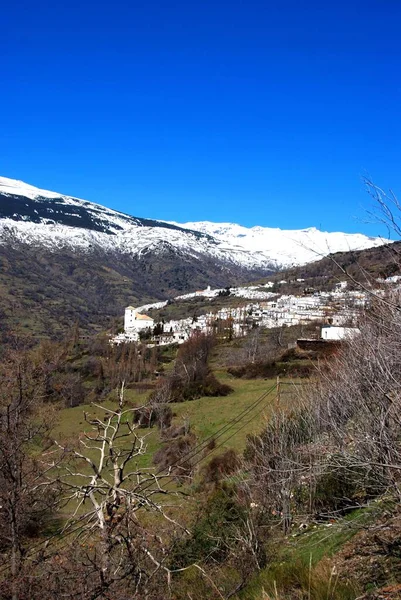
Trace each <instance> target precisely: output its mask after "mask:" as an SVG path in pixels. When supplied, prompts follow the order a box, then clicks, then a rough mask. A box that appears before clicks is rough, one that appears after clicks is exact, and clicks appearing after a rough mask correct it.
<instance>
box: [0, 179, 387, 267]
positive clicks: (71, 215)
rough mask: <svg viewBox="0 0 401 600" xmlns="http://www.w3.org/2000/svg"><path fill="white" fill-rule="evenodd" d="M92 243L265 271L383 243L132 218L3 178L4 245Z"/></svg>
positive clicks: (0, 224)
mask: <svg viewBox="0 0 401 600" xmlns="http://www.w3.org/2000/svg"><path fill="white" fill-rule="evenodd" d="M11 240H14V242H15V241H17V240H20V241H23V242H26V243H31V244H33V245H38V244H39V245H41V246H44V247H47V248H49V249H51V248H58V249H59V248H60V247H66V246H67V247H69V248H76V249H79V250H89V249H93V248H97V249H102V250H106V251H110V250H111V251H117V252H119V253H127V254H131V255H133V256H140V255H141V253H143V252H144V251H149V250H152V249H153V250H154V251H155V252H158V253H159V254H160V252H161V250H162V248H163V246H166V245H167V246H168V245H170V246H171V247H173V248H176V249H177V251H178V250H180V251H182V252H184V253H186V254H187V255H188V256H192V257H196V258H199V257H202V256H209V257H211V258H213V259H214V260H215V261H216V262H217V263H222V264H226V265H235V266H236V267H237V268H238V267H239V268H241V269H244V270H254V271H255V270H260V271H261V272H262V271H265V272H266V271H268V270H271V269H279V268H285V267H289V266H293V265H297V264H305V263H307V262H311V261H313V260H317V259H319V258H321V257H322V256H325V255H327V254H329V253H331V252H338V251H345V250H360V249H364V248H368V247H372V246H379V245H382V244H383V243H384V240H382V239H381V238H372V237H368V236H365V235H363V234H346V233H341V232H332V233H329V232H321V231H319V230H318V229H316V228H314V227H311V228H307V229H302V230H282V229H279V228H269V227H262V226H255V227H252V228H247V227H244V226H242V225H238V224H235V223H213V222H211V221H201V222H188V223H183V224H182V223H177V222H174V221H163V220H155V219H147V218H141V217H134V216H130V215H128V214H125V213H122V212H119V211H116V210H114V209H110V208H107V207H105V206H102V205H100V204H96V203H94V202H90V201H88V200H82V199H79V198H74V197H72V196H67V195H64V194H59V193H57V192H51V191H48V190H43V189H40V188H36V187H34V186H32V185H30V184H26V183H24V182H22V181H19V180H12V179H8V178H5V177H0V243H7V242H10V241H11Z"/></svg>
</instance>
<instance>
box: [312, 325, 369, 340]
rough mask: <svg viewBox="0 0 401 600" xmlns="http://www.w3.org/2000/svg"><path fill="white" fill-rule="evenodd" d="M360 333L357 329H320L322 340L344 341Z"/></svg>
mask: <svg viewBox="0 0 401 600" xmlns="http://www.w3.org/2000/svg"><path fill="white" fill-rule="evenodd" d="M358 333H360V331H359V329H358V328H357V327H322V333H321V337H322V339H324V340H346V339H350V338H352V337H354V336H355V335H357V334H358Z"/></svg>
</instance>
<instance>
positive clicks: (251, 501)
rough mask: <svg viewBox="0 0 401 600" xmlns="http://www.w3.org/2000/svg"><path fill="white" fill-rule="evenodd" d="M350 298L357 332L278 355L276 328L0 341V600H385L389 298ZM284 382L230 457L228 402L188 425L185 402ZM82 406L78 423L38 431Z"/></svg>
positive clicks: (395, 353) (280, 333) (392, 357)
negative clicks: (125, 339)
mask: <svg viewBox="0 0 401 600" xmlns="http://www.w3.org/2000/svg"><path fill="white" fill-rule="evenodd" d="M397 252H398V250H397V247H395V248H393V254H392V260H393V263H394V265H395V266H396V268H397V269H398V267H399V262H398V255H397ZM384 267H385V269H387V270H386V272H388V268H387V266H386V265H385V266H384ZM392 272H396V271H395V270H394V269H393V270H392ZM397 272H399V269H398V271H397ZM350 276H351V277H353V275H352V274H351V275H350ZM353 284H355V282H353ZM367 289H369V290H370V292H369V293H370V298H371V302H370V307H369V310H368V311H366V313H365V315H364V317H363V319H361V320H360V323H359V329H360V335H358V336H355V337H354V338H352V339H349V340H348V341H347V342H346V343H343V344H342V345H341V346H339V347H337V348H336V349H335V352H333V353H331V354H325V355H321V354H319V353H317V352H311V351H299V350H296V349H293V348H291V349H290V350H288V344H289V343H290V342H292V341H293V337H297V336H298V335H299V334H300V331H299V330H295V329H294V330H290V328H285V329H282V330H272V331H271V332H267V333H266V332H264V331H262V330H259V329H257V330H255V331H253V332H252V333H251V335H249V336H248V337H247V338H245V339H242V340H227V339H226V340H224V341H220V342H216V339H214V338H212V337H210V336H205V335H202V334H198V335H195V336H194V337H193V338H191V339H190V340H189V341H188V342H187V343H186V344H184V345H182V346H181V347H180V348H168V349H162V348H147V347H146V346H145V345H142V344H126V345H122V346H119V347H118V346H114V347H113V346H110V344H109V343H108V339H107V337H105V336H98V337H96V338H93V339H82V336H80V332H79V330H78V327H74V328H73V329H72V331H71V332H70V333H69V334H68V336H66V337H65V338H63V339H61V340H59V341H54V340H53V341H50V340H42V341H41V342H40V343H34V342H33V341H32V340H30V339H26V340H24V343H21V340H20V338H16V337H14V336H13V335H12V334H11V333H10V332H7V340H8V343H7V346H3V348H2V354H1V359H2V360H1V363H0V376H1V381H2V385H1V389H0V505H1V509H0V541H1V546H2V549H1V553H0V598H1V599H3V600H28V599H35V598H41V599H43V600H51V599H54V598H62V597H68V598H76V599H77V600H95V599H96V598H103V599H113V600H126V599H128V598H130V599H131V600H132V599H135V598H136V599H139V598H140V599H142V598H146V599H147V600H160V599H162V598H163V599H164V598H174V599H175V600H184V599H185V600H190V599H193V598H197V600H201V599H202V598H203V599H205V600H206V599H214V598H216V599H217V598H218V599H220V600H221V599H222V598H224V599H227V600H228V598H236V599H237V600H238V599H240V598H241V599H242V600H250V599H252V600H254V599H256V600H262V599H263V600H266V599H269V600H270V599H271V598H274V599H275V600H279V599H280V600H281V599H282V600H287V599H288V600H303V599H305V600H351V599H353V600H355V598H357V597H358V598H364V599H365V598H366V599H367V598H372V599H376V598H380V597H387V598H391V597H392V598H397V595H396V594H397V585H396V583H397V581H399V577H400V571H401V569H400V544H399V536H400V535H401V524H400V523H401V519H400V512H399V504H400V494H401V492H400V489H401V417H400V415H401V410H400V409H401V405H400V398H401V396H400V378H401V364H400V356H401V352H400V350H401V348H400V343H401V342H400V340H401V312H400V305H401V298H400V292H399V290H398V291H394V292H389V293H385V292H383V291H382V290H380V289H371V288H367ZM34 293H35V294H40V293H42V292H41V291H40V289H35V290H34ZM223 300H224V301H225V300H226V299H225V298H222V301H223ZM216 365H217V366H218V367H219V369H220V373H219V374H218V376H217V375H216V373H215V371H216ZM227 367H230V373H232V378H231V380H230V379H228V375H227ZM223 369H224V373H225V375H224V377H225V378H226V379H225V380H223V376H222V374H221V370H223ZM284 374H285V375H286V376H288V375H291V376H292V380H291V381H292V384H291V388H290V389H291V393H290V394H288V395H284V394H283V395H282V396H280V395H278V394H277V397H276V398H275V401H274V403H271V404H270V405H269V406H268V411H266V414H267V417H266V419H265V420H263V419H262V418H261V415H262V412H261V410H263V409H264V408H266V406H264V405H262V408H261V410H259V412H258V413H255V414H257V415H260V417H259V418H258V420H257V424H256V425H255V430H254V432H253V434H252V435H249V436H248V437H247V439H246V444H245V451H244V452H242V450H241V448H240V447H239V446H238V447H237V448H236V447H235V446H236V443H237V440H238V439H239V438H238V437H235V436H236V435H238V433H239V431H240V429H241V427H242V426H243V425H244V424H245V425H246V423H247V422H246V419H247V418H248V417H247V412H246V411H247V410H248V408H246V409H245V410H244V416H242V417H238V414H239V412H240V411H237V410H236V406H235V402H234V401H233V406H232V413H233V414H232V417H231V418H230V419H229V420H228V422H227V421H226V422H223V423H222V426H221V428H220V422H219V415H218V414H217V415H213V418H214V420H215V423H214V425H215V428H214V429H213V433H210V431H207V432H206V433H204V432H203V431H202V430H201V429H200V428H196V427H193V425H192V423H191V420H190V418H189V417H188V414H187V412H186V411H187V407H188V406H191V407H194V406H195V408H196V410H199V407H200V406H201V404H203V406H207V403H208V402H211V400H210V398H212V397H217V400H216V402H223V401H225V400H226V399H225V396H226V394H230V393H231V392H232V390H233V389H234V388H236V387H237V386H254V385H255V379H256V378H262V379H261V381H262V380H264V379H263V378H266V377H268V378H275V377H276V376H277V375H280V376H282V375H284ZM233 376H235V377H237V379H234V377H233ZM246 378H253V379H251V380H250V381H247V379H246ZM219 379H220V381H219ZM226 381H229V383H231V384H232V387H231V386H230V385H228V384H227V383H226ZM269 384H270V383H269ZM267 385H268V384H266V386H267ZM258 389H260V388H258ZM236 393H237V392H236ZM230 398H231V396H229V397H228V398H227V401H228V400H229V399H230ZM232 398H238V396H235V395H234V394H233V396H232ZM186 401H190V402H188V404H187V405H185V404H184V403H185V402H186ZM89 402H92V405H91V407H90V408H89V407H88V406H87V405H88V404H89ZM81 403H85V405H86V413H85V415H83V416H82V418H81V419H82V420H81V422H80V429H79V430H77V431H68V433H67V434H66V435H65V436H64V437H62V436H60V435H58V436H57V435H55V431H57V429H55V424H56V422H57V418H58V415H59V414H61V413H60V409H63V410H68V412H69V414H72V413H74V411H76V410H77V405H79V404H81ZM197 403H199V405H198V404H197ZM214 406H218V404H214ZM181 409H184V410H181ZM78 410H79V407H78ZM178 412H179V413H180V419H178V418H177V415H176V413H178ZM188 412H189V411H188ZM217 412H218V411H217ZM230 416H231V415H230ZM237 417H238V420H236V418H237ZM255 422H256V421H255ZM216 423H217V425H216ZM225 427H227V430H226V431H227V432H229V436H231V437H232V436H233V435H234V438H233V440H234V442H232V445H227V441H228V440H229V439H230V438H229V436H228V435H226V436H223V437H222V438H221V437H219V436H221V433H219V432H221V430H223V431H224V428H225ZM58 431H59V432H60V429H59V430H58ZM215 431H217V434H216V433H215ZM247 431H249V430H247ZM243 439H245V434H243ZM149 440H150V441H149ZM148 441H149V445H148V446H147V444H148ZM149 448H151V449H149ZM357 531H358V532H359V533H358V534H357V537H356V538H355V539H356V541H355V542H353V539H352V538H353V535H354V534H355V533H356V532H357ZM352 544H354V546H353V545H352ZM358 545H361V546H363V548H364V549H365V550H364V552H365V554H366V556H364V555H363V553H360V552H359V546H358ZM341 547H344V548H343V551H342V553H341V552H338V550H339V549H341ZM367 548H368V549H369V551H368V550H367ZM369 553H371V554H369ZM330 554H335V556H334V557H331V556H330ZM359 554H360V555H361V556H359ZM358 561H359V562H358ZM351 564H352V568H351V566H350V565H351ZM385 584H387V585H388V590H387V591H386V596H383V595H380V594H381V592H377V593H376V591H375V590H374V588H375V587H376V588H377V587H379V586H383V585H385ZM369 586H370V587H371V588H372V589H371V591H370V592H369V594H368V590H367V588H368V587H369ZM399 591H400V590H399V587H398V592H399ZM391 593H393V596H391Z"/></svg>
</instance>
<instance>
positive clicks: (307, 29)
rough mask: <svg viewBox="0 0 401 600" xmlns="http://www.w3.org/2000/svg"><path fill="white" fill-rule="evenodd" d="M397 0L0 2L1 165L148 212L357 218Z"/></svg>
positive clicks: (385, 156)
mask: <svg viewBox="0 0 401 600" xmlns="http://www.w3.org/2000/svg"><path fill="white" fill-rule="evenodd" d="M400 29H401V1H400V0H375V1H372V0H363V1H360V0H347V1H343V0H336V1H328V2H324V1H322V0H320V1H319V2H317V1H308V0H306V1H305V2H300V1H299V0H288V1H285V0H275V1H269V0H260V1H255V0H247V1H245V0H230V1H223V0H202V1H198V2H192V1H190V0H185V1H183V0H175V1H174V0H172V1H170V2H167V1H152V0H143V1H142V2H138V1H136V0H127V1H124V2H123V1H121V0H114V1H113V2H110V1H108V2H107V3H105V2H102V1H100V2H92V1H91V0H89V1H87V0H83V1H80V2H77V1H76V0H71V1H69V2H62V1H60V2H55V1H54V0H52V2H50V1H45V2H44V1H41V0H37V1H35V2H33V1H32V2H30V1H24V0H20V1H19V2H4V3H3V4H2V9H1V36H0V57H1V70H0V73H1V96H0V148H1V149H0V174H1V175H4V176H7V177H12V178H17V179H23V180H25V181H27V182H28V183H31V184H33V185H37V186H39V187H43V188H46V189H53V190H57V191H61V192H64V193H67V194H71V195H76V196H79V197H82V198H86V199H88V200H92V201H97V202H99V203H101V204H105V205H107V206H110V207H113V208H116V209H118V210H121V211H124V212H128V213H130V214H133V215H136V216H142V217H153V218H160V219H170V220H176V221H181V222H183V221H188V220H203V219H207V220H213V221H232V222H238V223H241V224H243V225H247V226H251V225H256V224H258V225H265V226H273V227H282V228H303V227H307V226H317V227H321V228H323V229H326V230H331V231H333V230H343V231H364V232H366V233H371V234H375V233H376V232H378V231H379V230H378V227H377V226H369V225H366V224H364V223H362V222H361V221H358V220H355V219H354V217H357V218H358V219H364V218H365V214H364V209H365V208H366V207H368V206H369V204H370V202H369V198H368V196H367V194H366V192H365V191H364V189H363V185H362V183H361V176H362V175H364V174H366V173H368V174H369V175H370V176H371V177H372V178H373V179H374V181H375V182H376V183H377V184H378V185H380V186H382V187H385V188H390V187H392V188H393V189H394V190H395V191H396V192H398V193H399V195H401V169H400V162H401V141H400V140H401V35H400Z"/></svg>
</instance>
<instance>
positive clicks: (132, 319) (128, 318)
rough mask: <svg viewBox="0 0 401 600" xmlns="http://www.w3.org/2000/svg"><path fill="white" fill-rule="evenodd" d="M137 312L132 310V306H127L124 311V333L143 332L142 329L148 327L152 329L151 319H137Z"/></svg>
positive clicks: (134, 309)
mask: <svg viewBox="0 0 401 600" xmlns="http://www.w3.org/2000/svg"><path fill="white" fill-rule="evenodd" d="M138 315H139V313H138V310H137V309H136V308H134V307H133V306H128V307H127V308H126V309H125V313H124V331H125V332H127V333H128V332H130V331H133V330H135V331H143V330H144V329H147V328H148V327H153V323H154V321H153V319H152V318H151V317H148V318H146V319H143V318H138Z"/></svg>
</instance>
